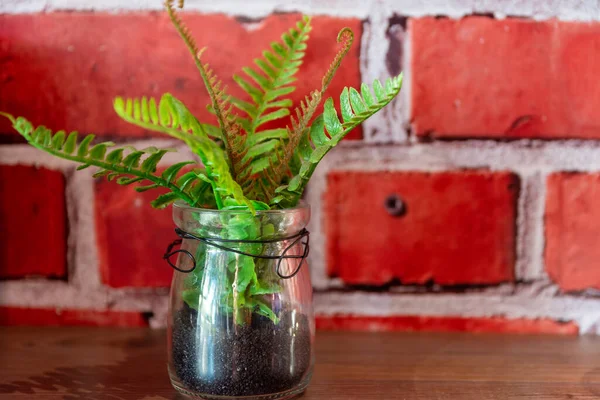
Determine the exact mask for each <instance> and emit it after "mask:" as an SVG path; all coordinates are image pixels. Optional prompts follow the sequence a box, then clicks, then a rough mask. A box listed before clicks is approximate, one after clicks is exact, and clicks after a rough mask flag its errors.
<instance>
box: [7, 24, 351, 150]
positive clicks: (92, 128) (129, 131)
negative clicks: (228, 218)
mask: <svg viewBox="0 0 600 400" xmlns="http://www.w3.org/2000/svg"><path fill="white" fill-rule="evenodd" d="M183 17H184V20H185V21H186V22H187V23H188V25H189V27H190V29H191V30H192V32H193V33H194V36H195V37H196V39H197V42H198V44H199V45H200V46H207V47H208V49H207V51H206V53H205V55H204V57H205V61H207V62H209V63H210V65H211V67H212V68H213V69H214V70H215V72H216V73H217V74H218V76H219V77H220V78H221V79H222V80H223V81H224V82H225V83H226V84H227V86H228V87H229V93H231V94H234V95H242V92H241V91H240V89H239V88H238V87H237V85H236V84H235V83H234V82H233V80H232V79H231V76H232V75H233V73H240V72H241V68H242V67H244V66H246V65H253V62H252V61H253V59H254V58H257V57H260V56H261V54H262V51H263V50H264V49H266V48H268V46H269V44H270V43H271V42H272V41H275V40H280V36H281V33H282V32H284V31H285V30H287V29H289V28H290V27H292V26H294V24H295V22H296V21H297V20H298V19H299V18H300V16H299V15H297V14H293V15H292V14H285V15H281V14H278V15H272V16H269V17H267V18H266V19H265V20H264V21H262V22H261V23H260V24H258V25H257V26H256V27H253V29H247V28H245V27H244V25H243V24H242V23H240V22H239V21H236V20H235V19H234V18H231V17H227V16H224V15H202V14H198V13H186V14H185V15H184V16H183ZM344 26H349V27H351V28H352V29H353V30H354V32H355V33H356V35H357V37H356V42H355V45H354V47H353V49H352V50H351V51H350V53H349V54H348V56H347V59H346V60H345V62H344V64H343V68H341V69H340V70H339V72H338V74H337V76H336V78H335V79H334V80H333V82H332V84H331V87H330V88H329V90H328V95H332V96H335V97H336V98H337V97H338V96H339V93H341V91H342V88H343V87H344V86H355V87H356V86H358V85H359V84H360V72H359V61H358V56H359V43H360V34H361V32H362V25H361V21H360V20H358V19H340V18H330V17H315V18H314V29H313V32H312V35H311V38H310V41H309V43H308V46H309V48H308V51H307V53H306V57H305V64H304V65H303V67H302V69H301V71H300V73H299V75H298V81H297V82H296V87H297V90H296V92H295V93H294V94H293V95H292V98H293V100H295V101H296V102H299V100H300V99H303V98H304V96H305V95H307V94H308V93H309V92H310V91H311V90H313V89H316V88H319V87H320V85H321V78H322V76H323V75H324V73H325V71H326V70H327V68H328V67H329V64H330V63H331V61H332V59H333V56H334V55H335V53H336V51H337V47H336V37H337V32H338V31H339V30H340V29H341V28H342V27H344ZM23 27H27V29H24V28H23ZM164 92H170V93H172V94H173V95H175V96H176V97H178V98H179V99H181V100H182V101H183V102H184V103H185V104H186V105H187V106H188V107H189V108H190V110H192V112H194V113H196V114H197V115H198V116H199V119H200V120H202V121H212V118H213V117H212V116H211V115H210V114H209V113H208V111H207V110H206V105H207V104H209V99H208V96H207V94H206V91H205V89H204V87H203V85H202V82H201V79H200V76H199V74H198V72H197V70H196V68H195V66H194V63H193V60H192V58H191V56H190V54H189V53H188V51H187V49H186V47H185V45H184V43H183V41H182V40H181V39H180V37H179V36H178V34H177V32H176V30H175V29H174V28H173V27H172V26H171V24H170V21H169V20H168V17H167V15H166V13H165V12H161V13H125V14H107V13H84V12H78V13H49V14H24V15H0V110H4V111H8V112H11V113H14V114H17V115H24V116H27V117H28V118H29V119H31V120H32V121H33V122H34V123H36V124H45V125H47V126H49V127H50V128H52V129H72V130H75V129H77V130H79V131H83V132H95V133H99V134H102V135H108V136H115V135H116V136H122V135H126V136H135V137H140V136H146V135H147V134H148V133H147V132H143V131H141V130H139V129H137V128H135V127H132V126H130V125H129V124H127V123H125V122H122V121H120V120H119V118H118V117H117V116H116V115H115V113H114V112H113V109H112V101H113V98H114V97H115V96H117V95H119V96H127V97H139V96H144V95H145V96H157V97H159V96H160V95H161V94H162V93H164ZM7 131H11V129H10V128H9V126H8V124H7V123H6V122H5V121H3V122H0V132H7ZM350 136H352V137H354V138H359V137H361V132H360V129H357V130H355V131H354V132H353V133H352V134H351V135H350Z"/></svg>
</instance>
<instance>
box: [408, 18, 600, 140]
mask: <svg viewBox="0 0 600 400" xmlns="http://www.w3.org/2000/svg"><path fill="white" fill-rule="evenodd" d="M409 24H410V25H409V26H410V28H409V30H410V36H411V38H412V43H411V49H412V55H411V57H412V69H411V75H412V82H411V86H412V90H411V93H412V102H411V103H412V111H411V118H412V122H413V128H414V131H415V132H416V133H417V134H418V135H432V136H437V137H442V138H451V137H493V138H522V137H531V138H600V114H599V113H598V112H597V110H598V108H599V107H600V96H598V93H600V81H598V79H597V76H596V71H598V69H599V68H600V58H599V57H595V56H593V54H596V53H597V51H598V48H600V24H598V23H574V22H558V21H541V22H539V21H531V20H521V19H504V20H495V19H491V18H485V17H470V18H463V19H460V20H453V19H435V18H417V19H411V20H410V22H409Z"/></svg>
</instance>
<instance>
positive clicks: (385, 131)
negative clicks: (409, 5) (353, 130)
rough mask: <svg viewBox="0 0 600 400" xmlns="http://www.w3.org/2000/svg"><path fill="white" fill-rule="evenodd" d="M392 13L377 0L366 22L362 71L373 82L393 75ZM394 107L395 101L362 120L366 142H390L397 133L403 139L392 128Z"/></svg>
mask: <svg viewBox="0 0 600 400" xmlns="http://www.w3.org/2000/svg"><path fill="white" fill-rule="evenodd" d="M392 16H393V13H391V12H390V11H389V10H388V7H387V6H386V5H385V4H384V3H383V2H382V1H381V0H376V1H374V2H372V3H371V8H370V10H369V15H368V22H366V23H364V24H363V27H364V31H363V36H362V38H361V48H360V52H361V54H360V72H361V77H362V79H361V80H362V81H363V82H366V83H367V84H369V85H371V84H372V82H373V81H374V80H375V79H379V80H380V81H382V82H383V81H385V79H387V78H388V77H389V76H390V73H389V71H388V70H387V66H386V55H387V53H388V51H389V43H390V42H389V40H388V38H387V29H388V25H389V20H390V18H391V17H392ZM357 89H358V88H357ZM391 107H392V105H390V107H388V108H386V109H384V110H383V111H380V112H378V113H377V114H375V115H374V116H372V117H371V118H369V119H368V120H367V121H365V122H364V123H363V124H362V128H363V136H364V140H365V142H372V143H384V142H390V141H391V140H392V138H394V137H396V136H398V140H401V139H402V134H401V133H399V132H397V131H396V130H395V129H392V126H393V113H392V109H391Z"/></svg>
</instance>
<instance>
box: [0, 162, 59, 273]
mask: <svg viewBox="0 0 600 400" xmlns="http://www.w3.org/2000/svg"><path fill="white" fill-rule="evenodd" d="M66 274H67V216H66V205H65V178H64V176H63V175H62V173H61V172H58V171H52V170H49V169H45V168H36V167H33V166H24V165H16V166H8V165H1V166H0V278H22V277H27V276H47V277H55V278H56V277H64V276H66Z"/></svg>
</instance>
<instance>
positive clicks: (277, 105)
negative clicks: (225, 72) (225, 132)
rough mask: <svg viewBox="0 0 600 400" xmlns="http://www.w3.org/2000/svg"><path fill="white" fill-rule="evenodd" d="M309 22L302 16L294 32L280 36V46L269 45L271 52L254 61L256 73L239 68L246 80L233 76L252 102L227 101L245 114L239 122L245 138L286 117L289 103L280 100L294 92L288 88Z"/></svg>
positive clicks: (309, 28) (308, 18) (300, 61)
mask: <svg viewBox="0 0 600 400" xmlns="http://www.w3.org/2000/svg"><path fill="white" fill-rule="evenodd" d="M310 22H311V21H310V17H307V16H305V17H304V18H303V19H302V20H301V21H299V22H298V23H297V25H296V27H295V28H292V29H290V30H289V31H288V32H285V33H283V35H282V36H281V42H274V43H272V44H271V49H267V50H265V51H264V52H263V57H262V58H257V59H255V60H254V63H255V64H256V66H257V67H258V69H255V68H251V67H246V68H243V69H242V70H243V71H244V73H245V75H246V76H247V78H244V77H241V76H240V75H234V76H233V79H234V80H235V82H236V83H237V84H238V85H239V86H240V87H241V88H242V89H243V90H244V91H245V92H246V93H247V94H248V95H249V96H250V98H251V99H252V102H246V101H243V100H239V99H235V98H232V99H231V101H232V103H233V105H234V106H236V107H237V108H238V109H239V110H240V111H242V112H244V113H246V114H247V117H244V118H240V119H239V120H240V124H241V125H242V126H244V127H245V128H246V129H245V130H246V132H247V133H248V136H249V137H252V136H254V134H255V133H257V132H258V129H259V128H260V127H261V126H262V125H263V124H265V123H267V122H270V121H274V120H278V119H281V118H285V117H287V116H288V115H289V114H290V111H289V108H290V107H291V106H292V101H291V100H290V99H286V98H284V99H282V97H283V96H286V95H288V94H290V93H292V92H293V91H294V90H295V89H296V88H295V87H294V86H291V85H292V83H293V82H294V81H295V80H296V78H294V75H296V73H297V72H298V70H299V67H300V65H302V59H303V57H304V54H305V50H306V41H307V40H308V36H309V33H310V31H311V29H312V28H311V25H310ZM249 80H250V81H249Z"/></svg>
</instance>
